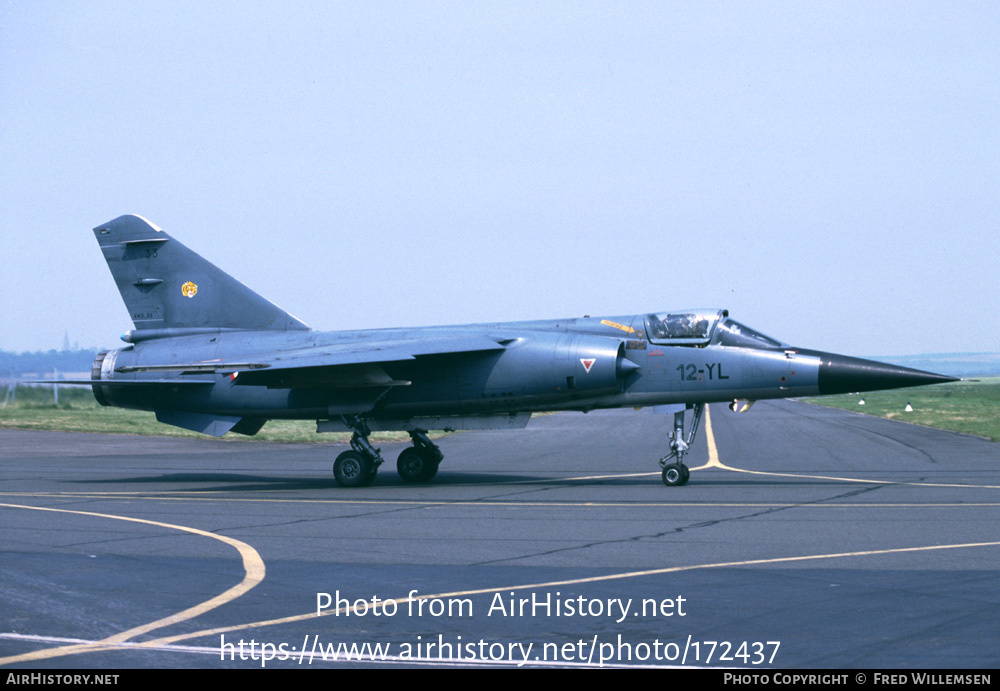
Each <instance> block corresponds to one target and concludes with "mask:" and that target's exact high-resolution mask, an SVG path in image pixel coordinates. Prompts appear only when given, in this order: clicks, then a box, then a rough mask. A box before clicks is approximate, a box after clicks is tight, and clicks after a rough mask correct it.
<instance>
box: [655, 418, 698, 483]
mask: <svg viewBox="0 0 1000 691" xmlns="http://www.w3.org/2000/svg"><path fill="white" fill-rule="evenodd" d="M693 407H694V418H693V419H692V420H691V429H690V430H688V435H687V438H686V439H685V438H684V413H685V412H686V411H684V410H681V411H678V412H676V413H674V431H673V432H671V433H670V453H669V454H667V455H666V456H664V457H663V458H661V459H660V468H662V469H663V472H662V473H661V477H662V478H663V484H665V485H666V486H667V487H680V486H682V485H686V484H687V481H688V480H690V479H691V471H690V470H688V467H687V466H686V465H684V454H686V453H687V452H688V450H689V449H690V447H691V444H693V443H694V437H695V435H696V434H697V433H698V423H700V422H701V414H702V413H703V412H705V404H704V403H695V404H694V406H693Z"/></svg>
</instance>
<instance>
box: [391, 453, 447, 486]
mask: <svg viewBox="0 0 1000 691" xmlns="http://www.w3.org/2000/svg"><path fill="white" fill-rule="evenodd" d="M396 472H398V473H399V477H401V478H403V481H404V482H427V481H428V480H430V479H431V478H432V477H434V476H435V475H437V463H433V462H430V461H429V460H428V459H426V458H424V456H423V454H421V453H420V451H419V450H418V449H416V448H415V447H412V446H410V447H407V448H405V449H403V452H402V453H401V454H399V458H398V459H396Z"/></svg>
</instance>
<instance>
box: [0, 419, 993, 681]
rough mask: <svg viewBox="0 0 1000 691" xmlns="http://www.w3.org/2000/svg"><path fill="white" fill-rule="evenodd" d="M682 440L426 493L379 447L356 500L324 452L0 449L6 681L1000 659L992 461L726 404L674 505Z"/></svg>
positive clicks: (609, 439) (468, 463) (487, 463)
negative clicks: (318, 670) (279, 671)
mask: <svg viewBox="0 0 1000 691" xmlns="http://www.w3.org/2000/svg"><path fill="white" fill-rule="evenodd" d="M669 421H670V419H669V418H668V417H666V416H658V415H655V414H649V413H647V412H645V411H641V412H634V411H607V412H593V413H590V414H587V415H583V414H569V413H566V414H558V415H549V416H542V417H536V418H534V419H533V420H532V421H531V423H530V424H529V426H528V427H527V428H526V429H524V430H521V431H503V432H474V433H473V432H467V433H461V434H455V435H451V436H449V437H446V438H444V439H442V440H441V441H440V442H439V443H440V445H441V448H442V450H443V451H444V453H445V460H444V463H443V464H442V466H441V471H440V473H439V475H438V477H437V478H436V479H435V481H434V482H433V483H432V484H427V485H409V484H405V483H403V482H402V481H401V480H400V479H399V478H398V476H397V475H396V473H395V467H394V465H395V458H396V456H397V455H398V452H399V451H400V450H402V448H403V445H382V451H383V456H384V457H385V458H386V460H387V464H386V465H387V466H389V467H384V468H383V470H382V472H381V473H380V475H379V477H378V479H377V480H376V481H375V484H374V485H373V486H371V487H368V488H364V489H343V488H340V487H338V486H337V485H336V483H335V482H334V480H333V478H332V474H331V473H330V468H331V466H332V463H333V459H334V457H335V456H336V454H337V453H339V451H341V450H342V449H343V447H342V446H336V445H279V444H262V443H228V442H221V441H215V440H185V439H164V438H148V437H130V436H111V435H88V434H65V433H55V432H33V431H20V430H0V463H2V466H3V474H2V478H0V494H2V496H0V520H2V526H3V530H2V531H0V554H2V557H0V591H2V593H3V596H2V597H3V610H2V612H0V665H6V666H7V668H9V669H14V668H18V667H31V668H39V667H60V668H66V667H71V668H99V669H105V670H107V669H115V668H123V667H227V668H243V667H259V666H262V665H265V664H266V666H267V667H291V666H296V667H298V666H302V667H305V666H310V665H312V666H330V665H342V664H351V665H359V664H360V665H366V666H375V665H378V666H382V665H400V664H403V665H423V664H429V665H436V666H445V665H464V664H489V665H512V664H518V663H525V662H526V663H528V664H530V665H546V664H558V665H594V666H597V665H598V664H604V665H605V666H620V665H628V666H640V665H663V666H680V665H685V666H712V667H714V666H727V667H737V668H743V669H747V670H756V669H762V668H768V667H783V668H787V667H798V668H804V667H810V668H817V667H828V668H831V667H840V668H843V667H851V668H879V667H882V668H885V667H964V668H982V667H995V666H996V665H997V664H998V663H1000V653H998V646H997V628H996V622H995V613H996V611H997V608H998V605H1000V588H997V585H996V584H997V575H998V574H997V571H998V567H1000V527H998V525H1000V523H998V518H1000V445H998V444H994V443H990V442H988V441H985V440H982V439H979V438H976V437H970V436H966V435H959V434H954V433H951V432H945V431H940V430H932V429H928V428H923V427H917V426H913V425H908V424H904V423H899V422H893V421H888V420H882V419H877V418H871V417H866V416H861V415H857V414H853V413H850V412H844V411H840V410H833V409H827V408H822V407H818V406H810V405H807V404H804V403H798V402H793V401H778V402H762V403H758V404H757V405H756V406H754V408H753V409H752V411H750V412H749V413H747V414H741V415H738V414H734V413H731V412H730V411H729V410H727V409H726V407H725V406H721V405H719V406H716V405H713V406H711V409H710V414H709V418H708V420H707V422H708V424H707V425H706V426H705V429H703V430H702V432H701V433H700V434H699V439H698V441H697V442H696V445H695V448H694V452H693V453H692V454H691V455H690V456H689V460H688V462H689V465H690V466H691V467H692V468H693V469H694V471H693V472H692V476H691V481H690V484H688V485H687V486H685V487H672V488H668V487H665V486H664V485H663V484H662V482H661V481H660V477H659V472H658V469H657V467H656V459H657V458H658V457H659V456H660V455H662V453H663V452H664V450H665V449H666V446H667V433H668V432H669ZM323 594H329V596H330V598H329V600H330V601H329V603H327V600H326V599H325V598H324V595H323ZM338 599H339V600H340V602H341V607H340V608H339V609H338V607H337V606H336V601H337V600H338ZM317 601H319V603H320V604H321V605H322V604H329V606H328V607H326V608H325V609H324V615H323V616H317V615H316V610H317ZM241 641H242V643H243V646H242V647H241V646H240V642H241ZM251 641H252V642H253V644H252V645H251ZM227 646H228V647H227ZM351 646H354V647H353V648H352V647H351ZM366 646H367V647H366ZM352 651H353V653H357V654H358V655H359V656H360V657H361V658H362V661H360V662H355V661H352V662H345V661H344V660H343V657H344V656H345V655H351V654H352ZM335 655H337V656H339V659H338V660H337V661H334V660H333V657H334V656H335ZM223 657H224V658H225V659H222V658H223ZM268 657H269V658H270V659H262V658H268ZM323 657H325V658H326V659H325V660H324V659H322V658H323Z"/></svg>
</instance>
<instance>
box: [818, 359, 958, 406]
mask: <svg viewBox="0 0 1000 691" xmlns="http://www.w3.org/2000/svg"><path fill="white" fill-rule="evenodd" d="M799 352H800V353H803V354H806V352H807V351H801V350H800V351H799ZM808 354H809V355H815V356H817V357H819V358H820V365H819V381H818V385H819V393H820V395H822V396H825V395H827V394H836V393H852V392H855V391H858V392H860V391H879V390H882V389H902V388H904V387H907V386H924V385H926V384H941V383H943V382H949V381H958V379H956V378H955V377H949V376H946V375H944V374H934V373H933V372H924V371H922V370H918V369H911V368H909V367H900V366H898V365H889V364H886V363H884V362H876V361H875V360H863V359H861V358H856V357H847V356H846V355H837V354H835V353H823V352H818V351H811V352H809V353H808Z"/></svg>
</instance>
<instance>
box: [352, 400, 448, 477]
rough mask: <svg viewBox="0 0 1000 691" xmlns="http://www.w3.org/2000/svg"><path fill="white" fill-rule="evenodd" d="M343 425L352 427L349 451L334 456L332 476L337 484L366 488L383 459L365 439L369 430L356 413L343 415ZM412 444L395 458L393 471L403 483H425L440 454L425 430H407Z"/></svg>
mask: <svg viewBox="0 0 1000 691" xmlns="http://www.w3.org/2000/svg"><path fill="white" fill-rule="evenodd" d="M343 420H344V424H345V425H347V426H348V427H350V428H351V429H353V430H354V436H352V437H351V450H350V451H345V452H344V453H342V454H340V455H339V456H337V460H335V461H334V462H333V477H334V478H335V479H336V480H337V484H339V485H340V486H341V487H367V486H368V485H370V484H372V483H373V482H374V481H375V476H376V475H378V469H379V466H380V465H382V463H384V462H385V461H384V460H383V459H382V456H381V454H380V453H379V452H380V451H381V449H376V448H375V447H373V446H372V445H371V442H369V441H368V436H369V435H370V434H371V433H372V431H371V429H370V428H369V427H368V424H367V423H366V422H365V421H364V420H362V419H361V418H360V417H358V416H357V415H355V416H352V417H350V418H348V417H346V416H345V417H344V418H343ZM410 439H412V440H413V446H410V447H408V448H406V449H404V450H403V453H401V454H399V460H398V461H396V470H397V471H398V472H399V476H400V477H401V478H403V480H405V481H406V482H428V481H429V480H431V479H433V478H434V476H435V475H437V471H438V465H439V464H440V463H441V459H443V458H444V454H442V453H441V449H440V448H438V445H437V444H435V443H434V442H432V441H431V440H430V439H429V438H428V437H427V430H425V429H415V430H412V431H410Z"/></svg>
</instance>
